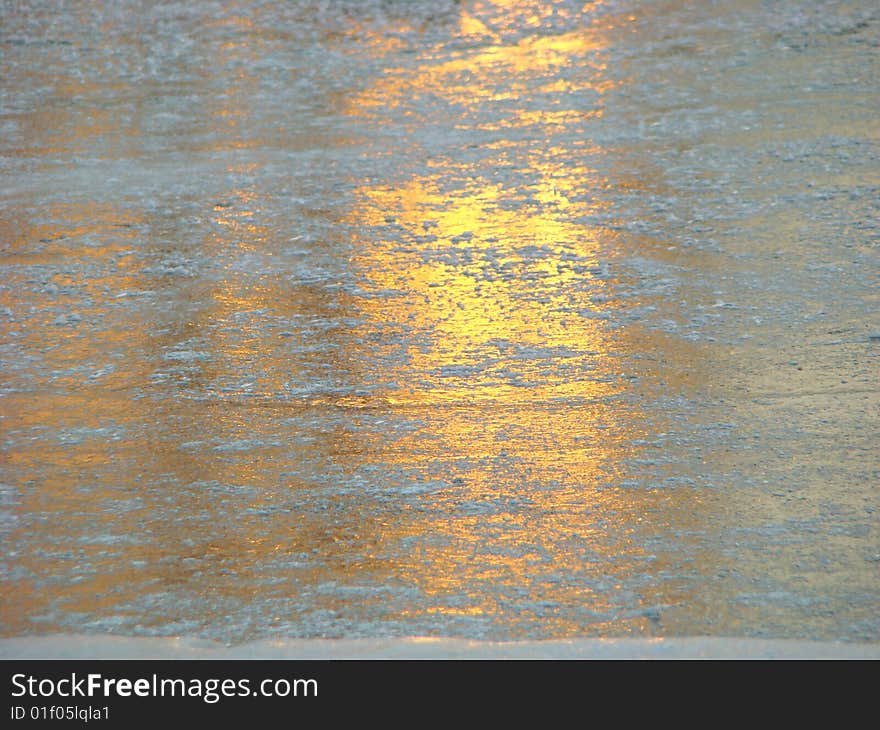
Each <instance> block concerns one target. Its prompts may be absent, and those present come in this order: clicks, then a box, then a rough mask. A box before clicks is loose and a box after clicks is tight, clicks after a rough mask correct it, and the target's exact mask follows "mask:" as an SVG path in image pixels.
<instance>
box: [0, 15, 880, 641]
mask: <svg viewBox="0 0 880 730" xmlns="http://www.w3.org/2000/svg"><path fill="white" fill-rule="evenodd" d="M2 12H3V16H2V20H3V23H2V30H0V41H2V49H3V50H2V54H0V65H2V67H0V78H2V79H3V82H2V86H0V93H2V98H0V102H2V104H0V125H2V129H3V135H2V148H0V154H2V156H0V165H2V174H3V194H2V199H0V211H2V214H0V250H2V254H0V255H2V267H3V278H2V289H0V328H2V333H3V338H2V344H0V347H2V350H0V358H2V378H3V380H2V385H0V387H2V397H0V415H2V421H0V424H2V425H0V428H2V435H3V449H4V462H3V472H2V474H3V475H2V482H3V486H2V491H0V508H2V513H0V514H2V521H0V529H2V530H3V534H4V542H5V545H6V546H7V547H6V550H5V556H6V558H5V561H4V564H3V574H2V580H3V583H4V600H3V604H2V607H0V612H2V614H0V615H2V627H3V631H4V632H5V633H7V634H23V633H35V632H40V633H43V632H53V631H59V630H62V631H78V632H79V631H87V632H107V631H112V632H119V633H128V634H132V633H136V634H160V635H168V634H181V633H186V634H197V635H201V636H205V637H210V638H214V639H220V640H233V641H239V640H245V639H252V638H259V637H277V636H297V637H298V636H302V637H311V636H345V637H353V636H365V637H376V636H408V635H439V636H460V637H467V638H489V639H523V638H527V639H544V638H564V637H572V636H622V635H628V634H633V635H640V636H654V635H672V636H675V635H679V636H681V635H694V634H706V635H739V636H754V637H760V636H768V637H791V638H810V639H843V640H850V641H854V640H869V641H876V640H878V638H880V624H878V619H877V605H878V598H880V595H878V594H880V583H878V577H880V576H878V570H880V539H878V537H880V536H878V522H877V517H876V514H877V513H876V510H877V508H878V504H877V502H878V500H877V491H876V488H877V452H876V447H875V446H874V443H873V440H874V439H873V434H874V433H875V432H876V426H877V413H878V397H877V382H878V381H877V375H878V369H877V346H878V341H880V321H878V318H877V294H876V292H877V286H876V285H877V276H876V275H877V263H876V245H877V235H878V227H877V215H876V213H877V210H876V207H877V201H878V199H880V197H878V194H877V193H878V177H880V175H878V169H880V168H878V164H877V161H878V160H877V138H878V127H877V123H876V119H877V118H878V116H877V112H878V109H877V99H878V94H877V92H878V88H877V82H876V79H877V78H880V74H878V68H877V66H878V63H877V42H876V38H877V29H878V27H880V26H878V23H880V18H878V15H877V12H876V10H875V9H874V8H873V4H872V3H868V2H861V3H860V2H856V3H846V4H844V3H836V2H818V3H811V4H807V6H805V4H802V3H785V2H779V3H757V2H722V3H714V4H712V5H711V6H706V7H704V5H703V4H694V3H681V2H641V3H635V2H605V3H594V4H588V5H586V6H584V5H583V4H581V3H565V2H563V3H541V2H500V0H499V1H498V2H492V3H489V2H465V3H452V2H450V3H443V2H440V3H438V2H432V3H391V2H375V3H360V2H359V3H351V2H348V3H346V2H322V3H308V2H294V3H273V2H264V3H258V4H252V3H247V4H244V3H243V4H237V3H223V4H221V3H208V2H200V3H187V4H173V3H158V4H146V5H142V4H139V3H127V2H126V3H96V4H92V5H91V6H90V7H88V8H86V7H81V6H80V5H77V4H71V5H69V6H65V7H64V8H62V10H61V11H58V10H57V8H56V7H55V6H54V5H53V6H52V7H49V6H43V5H41V4H39V3H36V2H35V3H13V4H8V5H4V6H3V11H2Z"/></svg>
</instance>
